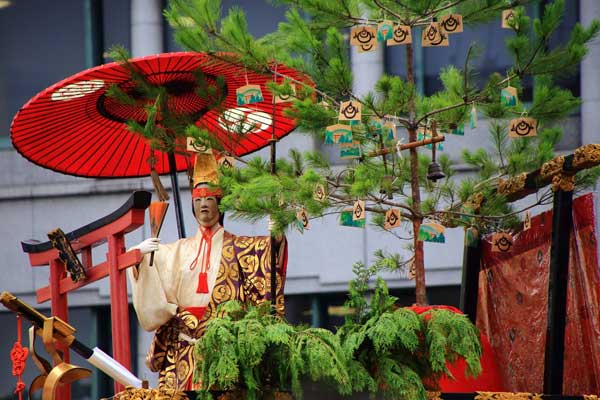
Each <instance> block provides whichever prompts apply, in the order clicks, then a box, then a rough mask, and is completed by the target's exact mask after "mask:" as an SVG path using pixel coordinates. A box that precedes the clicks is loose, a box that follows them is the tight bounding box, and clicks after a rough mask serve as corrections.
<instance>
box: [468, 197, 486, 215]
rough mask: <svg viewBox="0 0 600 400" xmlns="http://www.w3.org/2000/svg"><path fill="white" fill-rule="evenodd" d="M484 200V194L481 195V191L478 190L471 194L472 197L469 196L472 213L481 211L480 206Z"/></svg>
mask: <svg viewBox="0 0 600 400" xmlns="http://www.w3.org/2000/svg"><path fill="white" fill-rule="evenodd" d="M484 201H485V196H484V195H483V193H481V192H478V193H475V194H474V195H473V197H472V198H471V205H472V206H473V213H474V214H479V212H480V211H481V206H482V205H483V203H484Z"/></svg>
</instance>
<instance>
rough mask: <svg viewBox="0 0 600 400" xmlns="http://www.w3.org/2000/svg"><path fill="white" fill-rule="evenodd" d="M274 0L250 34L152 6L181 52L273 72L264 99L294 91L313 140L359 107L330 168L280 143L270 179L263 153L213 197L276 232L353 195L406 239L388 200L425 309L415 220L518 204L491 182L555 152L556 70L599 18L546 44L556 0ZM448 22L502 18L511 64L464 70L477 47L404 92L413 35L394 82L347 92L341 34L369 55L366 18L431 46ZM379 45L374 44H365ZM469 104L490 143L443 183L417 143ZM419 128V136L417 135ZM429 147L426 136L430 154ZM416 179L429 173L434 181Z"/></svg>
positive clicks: (559, 103)
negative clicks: (536, 7) (268, 22)
mask: <svg viewBox="0 0 600 400" xmlns="http://www.w3.org/2000/svg"><path fill="white" fill-rule="evenodd" d="M278 3H280V4H282V5H285V6H287V7H288V11H287V12H286V14H285V15H286V21H285V22H282V23H280V24H279V27H278V29H277V31H275V32H272V33H270V34H268V35H266V36H264V37H261V38H254V37H252V35H251V34H250V33H249V31H248V26H247V22H246V19H245V16H244V13H243V12H242V10H241V9H239V8H236V7H233V8H231V9H230V10H229V11H228V13H227V14H226V15H222V10H221V4H220V2H219V1H217V0H193V1H192V0H171V1H170V5H169V8H168V10H167V11H166V12H165V14H166V16H167V18H168V20H169V22H170V23H171V24H172V25H173V27H174V28H175V30H176V31H175V34H176V39H177V40H178V42H179V43H180V44H181V45H182V46H184V47H185V48H186V49H189V50H192V51H198V52H207V53H210V54H212V55H213V56H214V57H217V58H224V59H228V60H230V61H232V62H236V63H242V64H243V65H244V66H245V67H246V68H248V69H249V70H253V71H257V72H260V73H264V74H268V75H272V76H274V78H275V79H276V80H277V84H275V83H274V84H273V85H271V86H270V88H269V89H270V90H271V91H273V92H274V93H275V94H279V95H291V96H293V97H294V100H293V102H292V103H291V105H290V107H289V109H288V110H287V113H288V115H289V116H291V117H293V118H295V120H296V121H297V123H298V125H299V127H300V128H301V129H302V130H303V131H305V132H308V133H310V134H312V135H315V136H316V137H318V138H319V140H325V139H326V129H327V127H328V126H331V125H334V124H336V123H338V112H339V110H340V106H341V105H342V103H343V102H346V101H351V102H352V103H351V104H352V106H351V109H350V111H355V108H356V107H358V106H360V107H361V108H362V116H361V119H360V120H359V121H356V123H354V122H353V123H351V124H348V122H344V124H348V125H346V128H345V129H346V130H350V131H351V135H352V141H353V142H355V143H357V144H358V146H359V147H360V153H361V156H360V157H359V158H358V159H355V160H352V161H350V162H349V163H348V165H347V168H345V169H343V170H341V171H339V170H336V169H335V168H332V167H330V165H329V163H328V161H327V160H326V158H325V157H324V156H323V155H322V154H319V153H318V152H317V153H315V152H312V153H304V154H301V153H300V152H298V151H292V152H291V154H290V157H289V159H288V160H283V159H281V160H278V161H277V171H278V172H277V175H271V174H270V168H269V164H268V162H267V161H265V160H261V159H252V160H250V161H248V162H247V164H246V165H245V166H244V167H243V168H239V169H235V170H231V171H223V173H224V178H223V179H222V186H223V188H224V190H225V191H226V194H227V195H226V196H225V197H224V199H223V202H222V206H223V208H224V209H225V210H228V211H233V213H234V215H235V216H238V217H241V218H245V219H248V220H256V219H258V218H261V217H264V216H266V215H270V216H271V218H272V220H274V221H275V228H276V230H279V231H282V230H284V229H286V228H287V227H289V226H291V225H296V224H297V223H298V221H297V212H296V210H297V209H298V208H302V209H304V210H306V211H307V212H308V214H309V215H311V216H319V215H323V214H324V213H326V212H332V211H334V212H342V211H344V210H346V209H347V208H348V207H352V206H353V205H354V204H355V202H356V201H357V200H359V199H360V200H364V201H366V210H367V211H368V212H369V213H370V214H371V215H373V217H372V218H371V220H372V221H373V222H374V223H375V224H376V225H377V226H379V227H381V228H382V229H385V230H387V231H389V232H390V233H392V234H394V235H396V236H398V237H399V238H400V237H402V236H405V235H399V234H397V233H396V232H395V231H394V230H393V229H392V228H390V227H389V226H388V227H387V228H386V227H385V219H386V218H385V215H386V212H388V213H389V210H390V209H395V210H397V211H398V214H397V216H398V217H400V218H401V220H402V229H404V230H405V231H407V232H409V234H410V235H409V236H410V239H409V243H410V247H411V249H412V251H413V254H414V255H413V257H412V258H411V259H409V260H400V259H398V257H396V258H395V259H393V260H389V262H390V263H393V264H395V265H397V266H402V265H406V264H410V265H412V267H414V273H415V275H416V300H417V303H418V304H425V303H426V293H425V273H424V262H423V257H424V255H423V242H422V241H421V240H419V232H420V230H421V227H422V224H423V222H424V219H426V218H427V219H433V220H436V221H438V222H440V223H441V224H443V225H446V226H458V225H463V226H467V227H468V226H476V227H477V229H478V230H479V231H480V232H482V233H484V232H488V231H490V230H491V229H493V228H495V227H498V226H505V227H506V226H510V225H511V224H514V223H515V221H516V217H515V216H516V215H517V213H518V211H519V210H514V209H513V208H512V206H511V205H510V204H508V203H507V201H506V199H505V198H503V197H502V196H501V195H498V194H497V192H496V191H495V187H496V185H497V183H498V181H499V179H501V178H506V177H510V176H516V175H518V174H520V173H522V172H524V171H531V170H534V169H536V168H538V167H540V166H541V165H542V163H544V162H545V161H548V160H550V159H551V158H552V157H554V148H555V146H556V144H557V143H558V142H559V141H560V138H561V136H562V131H561V130H560V129H559V128H557V127H556V124H555V123H556V122H557V121H558V120H560V119H561V118H564V117H565V116H566V115H568V114H569V113H570V112H572V110H573V109H574V108H576V107H578V106H579V104H580V100H579V99H578V98H577V97H575V96H574V95H573V94H572V93H571V92H569V91H568V90H566V89H562V88H560V87H559V86H557V84H556V82H557V79H558V78H561V77H564V76H565V75H566V74H569V73H573V72H575V71H576V68H577V65H578V64H579V63H580V61H581V60H582V58H583V57H584V56H585V54H586V51H587V49H586V44H587V43H589V42H590V41H591V40H592V39H593V38H595V37H596V36H597V34H598V32H599V31H600V21H594V22H592V23H591V24H590V26H588V27H583V26H581V25H580V24H577V25H576V26H575V27H574V28H573V30H572V32H571V36H570V38H569V40H568V41H567V42H566V43H562V44H561V45H559V46H555V47H550V46H549V42H550V39H551V38H552V37H553V36H552V35H553V33H554V32H555V31H556V29H557V27H558V26H559V25H560V23H561V20H562V17H563V14H564V9H565V1H564V0H554V1H552V2H549V3H548V4H547V5H546V6H545V8H544V9H543V12H542V15H541V17H540V18H535V19H532V18H530V17H528V16H527V15H526V8H525V6H526V5H528V4H529V3H536V2H535V1H528V0H512V1H507V0H427V1H423V0H278ZM460 19H462V23H463V24H476V23H485V22H490V21H496V22H495V23H497V24H500V21H501V20H502V19H504V23H505V24H506V26H507V27H508V28H509V29H511V30H512V32H513V34H512V36H511V37H510V38H509V39H508V40H507V43H506V44H507V47H508V50H509V52H510V54H511V56H512V58H513V66H512V68H510V70H509V71H497V73H494V74H492V75H491V76H489V77H485V79H483V80H482V79H479V80H478V79H476V78H475V77H476V74H477V71H475V70H474V68H473V66H472V65H473V59H474V58H475V57H476V53H477V51H476V49H475V48H473V47H472V48H470V49H469V51H468V52H467V54H466V55H465V60H464V63H463V65H461V66H453V65H449V66H447V67H446V68H444V69H442V70H441V71H440V75H439V78H440V80H441V82H442V85H443V87H442V89H441V90H440V91H438V92H437V93H434V94H431V95H424V94H423V93H420V92H419V91H418V90H417V87H416V80H415V72H414V50H413V44H412V43H407V44H401V46H403V47H404V49H405V62H406V77H400V76H391V75H384V76H383V77H382V78H381V79H380V80H379V81H378V82H377V84H376V85H375V86H374V87H373V88H372V91H371V92H370V93H368V94H367V95H365V96H357V95H355V94H354V93H353V92H352V81H353V77H352V72H351V68H350V60H349V51H348V49H349V46H350V45H351V44H350V42H352V43H358V45H359V46H360V45H361V42H358V40H359V39H360V40H363V39H365V41H364V43H366V45H364V44H363V50H368V48H369V46H370V45H373V44H375V43H377V37H376V35H377V33H376V32H377V29H378V24H384V23H385V22H386V21H392V25H393V28H392V31H393V33H394V34H396V35H397V37H396V39H391V40H396V41H397V42H401V41H402V37H403V35H405V34H407V33H412V42H413V43H414V42H415V41H417V40H426V41H428V43H429V44H430V45H431V46H434V47H435V46H436V45H443V44H445V43H446V41H449V45H450V46H452V35H450V34H449V33H448V32H450V31H452V29H454V25H455V24H458V23H460ZM449 20H450V21H449ZM388 30H389V27H388ZM386 33H387V32H380V34H382V35H385V34H386ZM367 36H368V37H367ZM482 39H483V41H484V42H485V38H482ZM385 43H386V42H385V41H379V42H378V43H377V44H376V45H377V46H384V45H385ZM358 56H359V57H360V54H359V55H358ZM276 63H284V64H286V65H288V66H290V67H294V68H296V69H298V70H301V71H303V72H305V73H307V74H308V75H309V76H310V77H312V79H313V80H314V83H315V87H310V86H307V85H304V84H302V83H301V82H297V81H293V80H292V79H290V78H289V77H285V76H281V74H279V73H278V72H277V70H276V68H274V65H276ZM505 74H506V76H505ZM528 77H535V79H534V96H533V100H532V102H531V104H527V105H525V104H524V103H523V102H515V101H514V98H510V96H508V98H505V99H504V100H502V98H504V97H506V96H507V93H506V92H503V89H507V87H508V86H510V87H511V88H514V89H515V90H516V93H514V92H513V94H515V95H517V96H518V95H520V94H522V90H523V85H522V82H523V80H524V79H526V78H528ZM479 82H482V83H479ZM292 86H294V87H292ZM294 89H295V90H294ZM508 94H509V95H510V94H511V93H508ZM475 107H476V110H474V108H475ZM474 112H475V113H476V112H479V114H481V115H483V116H484V117H485V118H487V119H488V120H489V121H490V136H491V138H492V143H493V144H494V148H495V151H494V152H493V153H488V152H487V151H485V150H483V149H475V150H466V149H465V150H464V151H463V154H462V159H463V161H464V162H466V163H467V164H469V165H471V166H473V167H474V168H475V169H476V171H477V176H476V177H473V178H469V179H462V180H460V181H457V180H455V179H454V177H455V172H454V170H453V165H454V164H455V163H456V162H457V161H458V160H451V159H449V157H447V156H443V155H442V156H439V157H437V160H436V161H437V162H438V163H439V166H440V169H441V171H442V172H443V176H444V177H443V178H442V177H441V175H439V174H438V176H434V174H430V173H429V172H430V171H429V170H428V166H429V167H430V166H431V164H430V163H431V161H432V160H431V158H430V157H429V154H432V152H431V151H430V150H427V149H424V148H423V147H421V146H422V145H424V144H426V143H429V144H430V145H431V143H432V142H433V141H435V140H439V139H440V138H441V137H442V136H443V135H442V132H446V133H449V132H452V131H454V130H457V129H460V128H461V127H462V126H464V124H465V123H466V122H468V121H469V120H470V119H472V118H475V114H474ZM525 117H527V118H533V119H527V118H525ZM511 121H512V122H511ZM385 122H391V123H393V124H394V125H395V126H396V127H398V128H397V129H396V128H394V129H395V130H397V132H396V133H397V135H399V136H403V135H405V136H406V138H405V143H400V144H397V142H396V139H395V138H394V137H393V135H390V136H389V137H388V136H387V135H385V134H384V133H383V130H384V126H382V125H384V123H385ZM517 123H520V125H519V124H517ZM534 128H535V129H536V130H537V136H534V137H519V138H516V139H513V138H509V130H511V129H512V132H513V135H514V134H515V132H516V134H517V135H519V136H520V135H523V134H527V132H529V130H531V129H534ZM517 131H518V132H517ZM419 132H422V133H423V134H430V135H431V136H432V137H431V138H429V139H428V140H426V141H423V140H420V139H419ZM188 134H189V135H192V136H194V137H195V138H196V139H197V140H199V141H210V133H208V132H199V131H198V130H195V129H194V128H190V129H189V131H188ZM436 135H438V136H439V137H438V138H436ZM215 146H216V144H215ZM435 146H437V144H436V143H433V149H435V148H436V147H435ZM399 149H407V150H408V151H409V154H408V155H407V156H406V157H401V156H400V153H401V152H400V151H396V150H399ZM432 155H433V154H432ZM431 172H433V171H431ZM597 176H598V170H592V171H587V172H586V173H584V174H581V176H579V177H578V179H579V182H580V183H582V184H589V183H590V182H593V181H594V180H595V178H596V177H597ZM428 177H429V178H433V179H435V178H439V179H438V181H437V182H435V181H432V180H430V179H428ZM319 188H320V189H321V190H324V191H325V192H326V197H325V199H322V200H319V199H318V198H317V199H316V198H315V190H317V189H319ZM272 193H279V195H278V196H273V195H272ZM482 195H483V196H485V198H486V202H485V203H483V204H481V203H480V202H478V201H477V199H478V198H481V196H482ZM547 199H548V196H544V195H542V196H538V200H537V203H541V202H544V201H546V200H547ZM388 215H389V214H388Z"/></svg>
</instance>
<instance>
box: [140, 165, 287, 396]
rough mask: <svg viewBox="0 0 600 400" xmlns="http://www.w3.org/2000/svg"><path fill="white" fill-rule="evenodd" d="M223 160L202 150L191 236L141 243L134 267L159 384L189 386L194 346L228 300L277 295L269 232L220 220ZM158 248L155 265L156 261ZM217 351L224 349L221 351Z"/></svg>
mask: <svg viewBox="0 0 600 400" xmlns="http://www.w3.org/2000/svg"><path fill="white" fill-rule="evenodd" d="M216 181H217V165H216V161H215V158H214V156H213V155H212V154H198V155H197V158H196V165H195V167H194V177H193V186H192V187H193V188H194V189H193V191H192V203H193V211H194V216H195V217H196V220H197V221H198V224H199V229H198V232H196V234H195V235H194V236H193V237H191V238H185V239H180V240H178V241H176V242H174V243H169V244H165V245H162V244H160V243H159V242H160V239H158V238H150V239H146V240H144V241H143V242H141V243H140V244H138V245H137V246H134V248H137V249H139V250H140V252H141V253H142V254H143V256H144V257H143V259H142V262H141V263H140V264H139V265H138V266H137V267H132V268H130V273H129V276H130V279H131V283H132V289H133V293H132V295H133V305H134V308H135V310H136V313H137V315H138V319H139V321H140V324H141V326H142V327H143V328H144V329H145V330H147V331H154V330H156V334H155V337H154V340H153V343H152V345H151V348H150V351H149V353H148V356H147V357H146V363H147V364H148V367H149V368H150V370H152V371H154V372H159V387H167V388H174V389H178V390H190V389H195V388H198V387H199V385H200V383H197V384H193V383H192V379H191V378H192V375H193V371H194V355H193V347H194V343H195V342H196V340H197V339H198V338H200V337H201V336H202V334H203V333H204V330H205V328H206V324H207V323H208V321H210V319H212V318H214V317H215V316H216V308H217V306H218V305H219V304H220V303H223V302H225V301H228V300H239V301H241V302H248V303H251V304H259V303H262V302H265V301H271V246H270V237H269V236H256V237H248V236H235V235H232V234H231V233H229V232H227V231H225V230H224V229H223V227H222V225H221V223H220V219H221V214H220V212H219V208H218V202H219V199H220V197H221V192H220V190H219V189H214V188H211V187H210V186H209V185H208V184H209V183H216ZM276 251H277V260H278V261H277V268H276V271H277V290H276V293H277V296H276V302H275V303H276V310H277V313H278V314H279V315H281V316H283V314H284V301H283V288H284V284H285V272H286V262H287V249H286V243H285V238H283V239H281V240H278V241H277V246H276ZM152 252H154V261H153V265H152V266H151V265H149V262H150V258H151V257H150V253H152ZM215 351H217V349H215Z"/></svg>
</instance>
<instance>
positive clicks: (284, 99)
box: [273, 83, 296, 104]
mask: <svg viewBox="0 0 600 400" xmlns="http://www.w3.org/2000/svg"><path fill="white" fill-rule="evenodd" d="M290 87H291V88H292V94H278V95H275V97H273V101H274V102H275V103H276V104H277V103H289V102H290V101H292V99H293V98H294V96H295V95H296V85H294V84H293V83H290Z"/></svg>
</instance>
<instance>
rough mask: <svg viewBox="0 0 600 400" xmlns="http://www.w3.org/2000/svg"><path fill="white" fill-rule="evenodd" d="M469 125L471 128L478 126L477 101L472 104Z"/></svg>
mask: <svg viewBox="0 0 600 400" xmlns="http://www.w3.org/2000/svg"><path fill="white" fill-rule="evenodd" d="M469 127H470V128H471V129H475V128H477V107H475V103H473V105H472V106H471V112H470V113H469Z"/></svg>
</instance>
